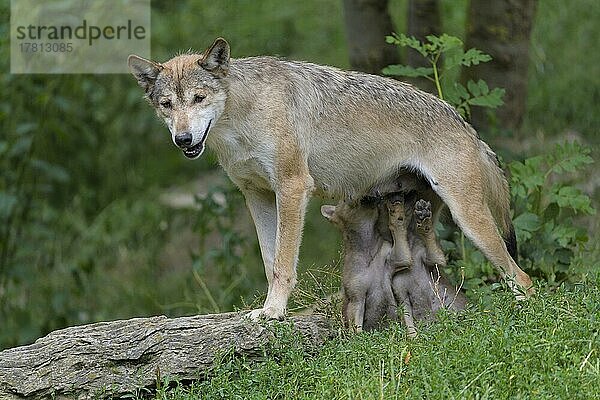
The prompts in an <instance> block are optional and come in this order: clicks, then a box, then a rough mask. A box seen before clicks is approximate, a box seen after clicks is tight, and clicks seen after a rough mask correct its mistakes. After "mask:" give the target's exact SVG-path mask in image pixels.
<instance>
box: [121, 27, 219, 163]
mask: <svg viewBox="0 0 600 400" xmlns="http://www.w3.org/2000/svg"><path fill="white" fill-rule="evenodd" d="M229 54H230V50H229V44H228V43H227V42H226V41H225V39H221V38H218V39H216V40H215V42H214V43H213V44H212V46H211V47H210V48H208V50H206V51H205V52H204V53H203V54H183V55H180V56H177V57H174V58H172V59H170V60H169V61H167V62H165V63H162V64H159V63H157V62H154V61H150V60H146V59H144V58H142V57H138V56H136V55H131V56H129V59H128V60H127V61H128V64H129V69H130V70H131V73H132V74H133V76H134V77H135V78H136V79H137V81H138V83H139V84H140V86H141V87H142V88H143V89H144V91H145V93H146V98H147V99H148V101H149V102H150V103H151V104H152V105H153V106H154V108H155V109H156V113H157V114H158V115H159V116H160V117H161V118H162V119H163V120H164V121H165V123H166V124H167V126H168V127H169V131H171V138H172V139H173V143H175V145H176V146H177V147H179V148H180V149H181V150H183V154H185V156H186V157H187V158H190V159H195V158H198V157H200V155H201V154H202V152H203V151H204V147H205V143H206V138H207V137H208V134H209V132H210V129H211V127H213V126H214V125H215V123H216V122H217V120H218V119H219V117H220V116H221V114H222V113H223V109H224V108H225V100H226V94H225V93H226V90H224V86H223V78H225V77H226V76H227V74H228V72H229Z"/></svg>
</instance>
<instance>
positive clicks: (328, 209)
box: [321, 204, 335, 221]
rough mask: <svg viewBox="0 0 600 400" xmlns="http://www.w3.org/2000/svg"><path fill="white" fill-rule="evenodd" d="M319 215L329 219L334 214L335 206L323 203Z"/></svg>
mask: <svg viewBox="0 0 600 400" xmlns="http://www.w3.org/2000/svg"><path fill="white" fill-rule="evenodd" d="M321 215H323V216H324V217H325V218H327V219H328V220H330V221H331V219H332V218H333V216H334V215H335V206H332V205H329V204H325V205H322V206H321Z"/></svg>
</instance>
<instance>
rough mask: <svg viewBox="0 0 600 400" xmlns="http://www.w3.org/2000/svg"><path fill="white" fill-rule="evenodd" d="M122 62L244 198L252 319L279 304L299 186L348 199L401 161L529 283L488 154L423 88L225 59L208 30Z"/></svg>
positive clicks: (301, 65) (293, 250)
mask: <svg viewBox="0 0 600 400" xmlns="http://www.w3.org/2000/svg"><path fill="white" fill-rule="evenodd" d="M128 62H129V67H130V69H131V71H132V73H133V75H134V76H135V78H136V79H137V81H138V83H139V84H140V86H141V87H142V88H143V89H144V91H145V93H146V98H147V99H148V101H149V102H150V103H151V104H152V105H153V106H154V107H155V108H156V112H157V113H158V115H159V116H160V117H162V118H163V119H164V121H165V122H166V124H167V126H168V127H169V130H170V131H171V136H172V139H173V141H174V142H175V144H176V145H177V146H178V147H179V148H181V149H182V150H183V153H184V155H185V156H186V157H188V158H190V159H194V158H197V157H199V156H200V155H201V154H202V152H203V151H204V147H205V145H208V146H210V147H211V148H212V149H213V150H214V152H215V153H216V155H217V157H218V159H219V162H220V163H221V165H222V166H223V168H224V169H225V171H226V172H227V173H228V175H229V177H230V178H231V180H232V181H233V182H234V183H235V184H236V185H237V186H238V187H239V188H240V190H241V191H242V192H243V194H244V196H245V198H246V204H247V206H248V208H249V210H250V214H251V215H252V218H253V220H254V223H255V225H256V232H257V234H258V240H259V243H260V248H261V252H262V257H263V262H264V265H265V272H266V276H267V281H268V283H269V289H268V292H267V299H266V301H265V304H264V306H263V308H262V309H259V310H254V311H253V312H252V313H251V317H252V318H258V317H260V316H265V317H267V318H282V317H283V316H284V315H285V311H286V306H287V301H288V298H289V296H290V293H291V291H292V289H293V287H294V285H295V283H296V263H297V258H298V250H299V247H300V240H301V236H302V229H303V225H304V213H305V208H306V204H307V201H308V198H309V196H310V195H311V194H317V195H324V196H327V197H333V198H337V199H357V198H360V197H362V196H363V195H364V194H366V193H368V192H369V191H372V190H376V188H377V186H378V185H381V184H385V183H386V182H388V181H389V180H391V179H394V177H395V175H396V174H397V172H398V170H399V169H400V168H402V167H404V168H408V169H410V170H413V171H418V172H419V173H420V174H421V175H423V176H424V177H425V178H426V179H427V180H428V181H429V183H430V185H431V187H432V188H433V190H434V191H435V192H436V193H437V194H438V195H439V196H440V198H441V199H442V200H443V201H444V203H445V204H446V205H447V206H448V208H449V209H450V212H451V213H452V216H453V218H454V220H455V221H456V223H457V224H458V225H459V227H460V228H461V229H462V231H463V232H464V233H465V234H466V235H467V237H468V238H469V239H471V241H472V242H473V243H474V244H475V245H476V246H477V247H478V248H479V249H481V251H483V253H484V254H485V255H486V256H487V258H488V259H489V260H490V261H491V262H492V263H493V264H494V265H495V266H496V267H497V268H498V269H499V271H500V273H501V274H502V275H503V276H504V277H506V278H507V279H508V280H509V283H510V284H511V285H512V287H513V289H514V290H515V291H516V292H517V293H524V291H531V280H530V278H529V276H527V274H525V273H524V272H523V271H522V270H521V269H520V268H519V267H518V266H517V264H516V263H515V261H514V259H513V258H512V257H511V255H510V254H509V251H508V250H507V246H506V244H505V241H506V243H508V244H509V246H508V248H509V249H511V250H512V249H514V231H513V229H512V224H511V221H510V214H509V197H508V185H507V182H506V180H505V179H504V176H503V174H502V171H501V170H500V168H499V167H498V165H497V162H496V158H495V155H494V153H493V152H492V151H491V150H490V148H489V147H488V146H487V145H486V144H485V143H484V142H482V141H481V140H480V139H479V138H478V137H477V134H476V133H475V131H474V130H473V129H472V128H471V126H470V125H468V124H467V123H465V121H463V119H462V118H461V117H460V116H459V115H458V114H457V113H456V111H455V110H454V109H453V108H452V107H450V106H449V105H448V104H446V103H445V102H443V101H441V100H439V99H438V98H436V97H435V96H432V95H430V94H427V93H424V92H422V91H419V90H417V89H415V88H414V87H412V86H410V85H407V84H404V83H401V82H397V81H394V80H392V79H387V78H382V77H379V76H374V75H368V74H364V73H359V72H345V71H341V70H339V69H336V68H332V67H325V66H320V65H315V64H310V63H305V62H293V61H284V60H280V59H277V58H273V57H251V58H242V59H231V58H230V48H229V44H228V43H227V42H226V41H225V40H224V39H220V38H219V39H217V40H215V42H214V43H213V45H212V46H211V47H210V48H209V49H207V50H206V51H205V52H204V53H203V54H183V55H180V56H177V57H174V58H172V59H171V60H169V61H167V62H165V63H162V64H160V63H156V62H153V61H150V60H145V59H143V58H140V57H137V56H130V57H129V60H128ZM502 235H503V236H502ZM503 237H504V240H503Z"/></svg>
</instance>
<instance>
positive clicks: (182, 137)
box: [175, 132, 192, 148]
mask: <svg viewBox="0 0 600 400" xmlns="http://www.w3.org/2000/svg"><path fill="white" fill-rule="evenodd" d="M175 144H176V145H177V146H179V147H181V148H184V147H189V146H190V145H191V144H192V134H191V133H190V132H183V133H179V134H177V135H175Z"/></svg>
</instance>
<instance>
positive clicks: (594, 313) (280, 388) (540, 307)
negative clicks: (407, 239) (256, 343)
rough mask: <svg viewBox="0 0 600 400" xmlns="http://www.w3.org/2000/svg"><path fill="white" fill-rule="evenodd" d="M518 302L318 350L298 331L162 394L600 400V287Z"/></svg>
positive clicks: (489, 303) (499, 299) (506, 300)
mask: <svg viewBox="0 0 600 400" xmlns="http://www.w3.org/2000/svg"><path fill="white" fill-rule="evenodd" d="M598 283H599V281H598V279H597V280H596V283H595V284H591V285H588V286H575V287H573V288H571V289H569V290H567V289H565V288H560V289H558V290H556V291H554V292H547V291H545V290H544V289H543V288H541V289H540V293H539V294H538V295H537V296H536V297H534V298H532V299H530V300H528V301H526V302H523V303H516V302H515V301H514V298H513V296H512V295H511V294H510V293H507V292H505V291H500V292H495V293H493V294H492V295H491V296H489V297H482V299H483V298H486V301H480V302H476V303H475V304H472V305H471V306H470V308H469V310H468V311H466V312H464V313H463V314H460V315H455V314H444V315H441V316H440V318H439V321H438V322H436V323H435V324H433V325H431V326H429V327H422V328H421V330H420V335H419V337H418V338H417V339H414V340H409V339H407V337H406V335H405V334H404V330H403V327H402V326H399V325H398V326H393V327H391V328H389V329H386V330H383V331H380V332H374V333H362V334H357V335H353V336H346V337H338V338H335V339H333V340H331V341H329V342H328V343H326V344H325V346H324V347H322V348H321V349H320V350H318V351H317V352H310V351H307V350H305V348H304V346H303V343H302V340H300V339H298V338H297V337H295V335H293V334H291V333H290V332H289V330H288V329H285V327H283V328H282V329H280V330H279V331H280V337H279V338H278V339H277V341H276V342H275V343H274V344H272V345H270V346H269V347H268V348H267V349H265V351H266V352H267V354H268V357H266V358H265V359H264V360H263V361H252V360H249V359H245V358H243V357H239V356H237V357H236V356H234V355H231V354H228V355H226V356H224V357H222V358H221V359H220V361H219V363H218V364H217V365H216V366H215V369H214V371H213V372H212V373H211V374H210V375H209V376H207V377H205V380H203V381H199V382H196V383H194V384H193V385H192V386H183V385H182V386H177V387H175V388H170V389H164V388H163V389H161V390H159V392H158V393H156V395H155V398H156V399H174V400H183V399H220V398H223V399H267V398H268V399H383V398H385V399H394V398H399V399H404V398H411V399H465V398H466V399H528V398H529V399H597V398H600V355H599V354H598V352H599V351H600V289H599V287H598Z"/></svg>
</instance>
